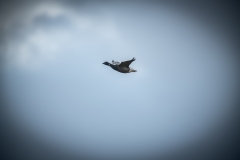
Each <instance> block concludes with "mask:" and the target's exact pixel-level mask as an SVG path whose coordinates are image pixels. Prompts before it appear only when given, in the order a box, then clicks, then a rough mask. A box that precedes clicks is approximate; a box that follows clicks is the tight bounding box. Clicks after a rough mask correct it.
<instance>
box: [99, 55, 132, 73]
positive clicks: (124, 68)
mask: <svg viewBox="0 0 240 160" xmlns="http://www.w3.org/2000/svg"><path fill="white" fill-rule="evenodd" d="M135 60H136V59H135V58H133V59H131V60H129V61H124V62H121V63H119V62H117V61H114V60H112V64H111V63H108V62H104V63H103V64H105V65H107V66H110V67H111V68H112V69H114V70H116V71H118V72H121V73H131V72H137V70H134V69H133V68H130V67H129V66H130V64H131V63H132V62H133V61H135Z"/></svg>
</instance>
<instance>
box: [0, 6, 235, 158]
mask: <svg viewBox="0 0 240 160" xmlns="http://www.w3.org/2000/svg"><path fill="white" fill-rule="evenodd" d="M10 7H11V5H10ZM12 7H15V10H14V12H9V15H8V16H7V18H5V19H4V23H2V24H1V33H2V34H3V37H4V38H3V40H2V42H1V46H2V49H1V53H2V58H3V64H2V68H1V72H2V75H3V76H2V77H3V84H4V91H5V94H6V95H7V96H8V97H9V100H10V102H9V103H11V105H12V107H10V108H8V111H9V112H8V113H9V114H10V115H11V116H12V121H14V122H15V123H16V124H17V125H18V126H19V127H20V128H21V127H23V128H25V129H27V130H29V131H30V132H31V133H33V134H34V135H36V136H37V137H39V138H40V139H42V140H43V141H46V142H47V143H49V145H51V146H54V147H57V148H58V147H59V148H61V149H63V150H66V151H67V152H70V153H72V154H91V155H94V156H97V157H98V156H107V157H108V156H119V155H127V156H136V155H138V156H139V155H140V156H141V155H143V156H146V155H153V154H161V153H165V152H169V151H172V150H174V149H177V148H181V147H183V146H185V145H187V144H189V143H194V142H195V141H197V140H199V139H201V138H203V137H204V136H205V135H206V134H208V133H209V132H211V131H212V130H214V128H215V127H216V126H218V125H219V124H221V123H224V122H225V121H226V120H227V119H228V117H229V115H230V113H231V112H232V108H231V107H230V106H231V105H232V102H233V98H234V95H235V94H236V85H237V80H236V79H237V78H236V73H237V67H236V61H234V58H235V57H234V54H231V53H233V50H232V48H231V46H230V45H229V41H228V40H227V39H224V36H223V35H219V34H218V33H217V32H215V31H214V30H213V28H211V27H210V26H208V25H207V24H205V23H201V21H199V20H197V19H196V18H195V17H193V16H191V15H189V14H187V13H186V12H184V11H183V10H180V9H176V8H174V7H170V6H169V5H166V4H163V3H161V4H160V3H144V2H138V3H133V2H128V3H127V2H114V3H107V2H99V3H97V2H91V3H86V2H85V3H84V2H79V3H77V2H72V3H63V2H31V3H28V4H27V3H23V4H20V5H19V6H18V7H16V6H15V5H14V6H12ZM133 57H136V61H134V62H133V63H132V64H131V67H132V68H134V69H136V70H137V71H138V72H136V73H131V74H122V73H119V72H116V71H114V70H112V69H111V68H109V67H107V66H105V65H103V64H102V63H103V62H104V61H109V62H111V61H112V60H116V61H125V60H129V59H132V58H133Z"/></svg>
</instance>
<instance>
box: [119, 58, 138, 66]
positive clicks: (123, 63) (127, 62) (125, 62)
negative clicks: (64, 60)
mask: <svg viewBox="0 0 240 160" xmlns="http://www.w3.org/2000/svg"><path fill="white" fill-rule="evenodd" d="M133 61H135V58H133V59H132V60H129V61H124V62H121V64H120V65H119V67H129V65H130V64H131V63H132V62H133Z"/></svg>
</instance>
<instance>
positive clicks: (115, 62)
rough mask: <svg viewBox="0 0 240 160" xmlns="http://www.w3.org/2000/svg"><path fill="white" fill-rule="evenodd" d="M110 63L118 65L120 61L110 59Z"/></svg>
mask: <svg viewBox="0 0 240 160" xmlns="http://www.w3.org/2000/svg"><path fill="white" fill-rule="evenodd" d="M112 64H115V65H119V64H120V62H117V61H114V60H112Z"/></svg>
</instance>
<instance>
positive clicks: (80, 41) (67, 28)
mask: <svg viewBox="0 0 240 160" xmlns="http://www.w3.org/2000/svg"><path fill="white" fill-rule="evenodd" d="M16 14H17V13H16ZM25 14H26V15H27V16H25V18H24V19H16V18H13V19H12V21H11V22H10V23H8V28H7V35H6V37H7V44H6V46H7V49H6V51H5V52H6V57H5V58H6V59H5V60H6V64H7V65H9V66H17V67H21V68H25V69H35V68H39V67H41V66H43V65H44V64H45V63H47V62H50V61H52V60H54V59H57V57H58V55H59V54H65V53H67V52H68V53H67V54H69V52H71V51H79V52H81V50H82V49H83V48H86V47H87V46H88V47H89V46H91V47H92V46H94V44H103V43H105V44H107V43H109V45H110V44H111V46H114V45H118V44H119V43H120V44H121V36H120V31H119V29H118V28H117V26H116V24H115V23H114V21H113V20H112V19H109V18H106V17H102V18H103V19H102V20H97V19H96V18H94V17H92V16H88V15H84V14H83V13H81V12H77V11H76V10H70V9H68V8H66V7H65V8H64V7H62V6H61V5H57V4H54V3H50V4H45V3H43V4H41V5H38V6H34V7H31V9H29V12H26V13H25ZM17 23H18V24H19V25H16V24H17ZM17 26H18V27H17ZM16 35H18V36H17V37H16Z"/></svg>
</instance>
